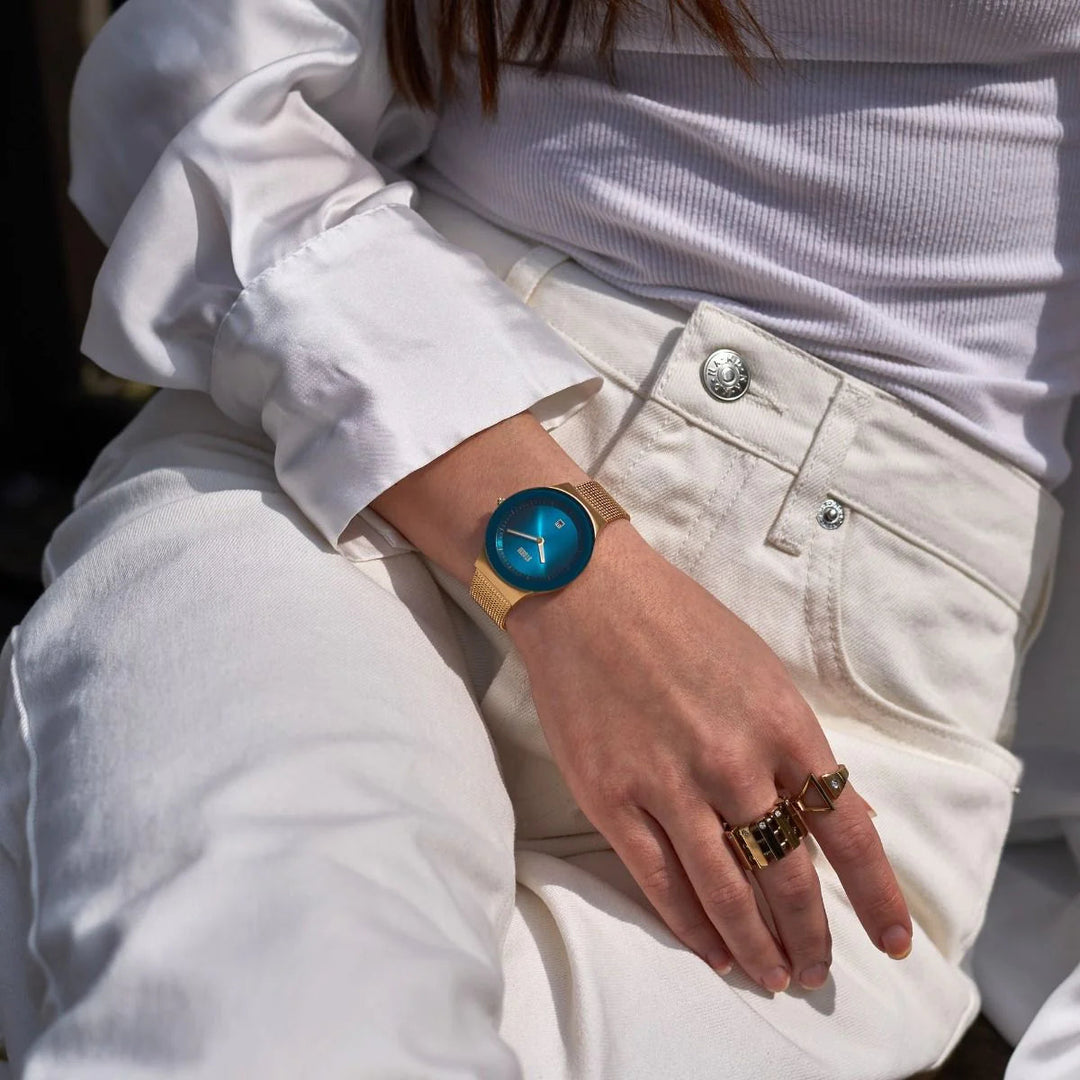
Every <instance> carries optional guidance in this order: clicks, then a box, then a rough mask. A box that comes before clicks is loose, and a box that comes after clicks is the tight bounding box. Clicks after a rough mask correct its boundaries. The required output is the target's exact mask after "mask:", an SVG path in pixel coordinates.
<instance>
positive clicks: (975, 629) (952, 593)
mask: <svg viewBox="0 0 1080 1080" xmlns="http://www.w3.org/2000/svg"><path fill="white" fill-rule="evenodd" d="M806 615H807V622H808V627H807V628H808V630H809V632H810V634H811V637H812V640H813V643H814V652H815V656H816V660H817V664H818V669H819V672H820V674H821V676H822V677H823V678H824V679H825V680H826V681H831V682H832V683H833V684H834V689H837V690H839V691H840V692H841V694H842V695H844V696H846V697H848V698H849V699H850V700H851V701H852V703H853V704H854V705H855V706H857V707H858V708H859V709H860V710H861V711H862V712H863V713H864V714H865V715H867V716H868V717H869V718H870V719H871V721H872V722H875V723H879V724H881V725H883V726H884V727H885V728H886V729H887V728H888V726H889V724H890V722H891V721H893V720H896V721H899V722H903V721H906V720H911V719H913V718H917V719H922V720H924V721H926V722H927V724H928V725H929V726H931V727H936V728H938V729H939V730H940V732H941V734H942V735H943V736H945V737H954V738H957V739H960V740H961V741H967V740H968V739H971V738H973V739H974V740H976V741H983V742H998V741H999V740H1000V739H1001V737H1002V733H1003V732H1005V731H1007V730H1010V729H1011V723H1010V720H1011V716H1010V711H1011V709H1012V708H1013V707H1014V703H1013V699H1014V691H1015V687H1016V682H1017V679H1018V675H1019V665H1020V663H1021V660H1022V657H1023V648H1024V643H1025V641H1026V640H1027V638H1028V636H1029V629H1028V626H1027V622H1026V620H1025V619H1023V618H1022V616H1021V615H1020V612H1019V609H1018V606H1017V605H1015V604H1013V603H1012V602H1010V601H1009V600H1008V599H1007V598H1006V597H1004V596H1003V595H1002V594H1000V593H999V592H997V591H996V590H994V589H993V588H992V587H990V586H989V585H988V584H985V583H984V582H983V581H982V580H980V579H978V577H977V576H976V575H975V574H974V573H973V572H971V571H969V570H968V569H967V568H965V567H964V566H963V565H962V564H960V563H959V562H958V561H956V560H954V559H953V558H952V557H950V556H948V555H946V554H945V553H943V552H938V551H937V550H935V549H933V548H932V547H931V546H930V545H928V544H925V543H923V542H921V541H919V540H916V539H912V538H909V537H906V536H903V535H900V534H899V533H898V532H896V531H895V530H894V529H891V528H889V527H887V526H885V525H883V524H880V523H879V522H878V521H877V520H875V519H873V518H872V517H870V516H868V515H867V514H865V513H862V512H859V511H857V510H853V509H850V508H849V510H848V512H847V515H846V518H845V520H844V523H843V525H842V526H841V527H840V528H837V529H834V530H819V531H817V532H816V535H815V537H814V540H813V541H812V543H811V545H810V548H809V557H808V564H807V596H806Z"/></svg>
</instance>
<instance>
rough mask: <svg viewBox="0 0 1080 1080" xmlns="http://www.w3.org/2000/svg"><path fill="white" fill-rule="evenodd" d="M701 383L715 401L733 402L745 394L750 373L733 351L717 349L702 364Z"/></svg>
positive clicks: (741, 359)
mask: <svg viewBox="0 0 1080 1080" xmlns="http://www.w3.org/2000/svg"><path fill="white" fill-rule="evenodd" d="M701 383H702V385H703V386H704V387H705V389H706V390H707V391H708V392H709V393H710V394H711V395H712V396H713V397H714V398H716V400H717V401H735V400H736V399H737V398H741V397H742V396H743V394H745V393H746V388H747V387H748V386H749V385H750V372H749V370H748V369H747V367H746V363H745V361H744V360H743V358H742V357H741V356H740V355H739V354H738V353H737V352H735V351H734V349H717V350H716V351H715V352H712V353H710V354H709V355H708V356H707V357H706V358H705V360H704V361H703V362H702V365H701Z"/></svg>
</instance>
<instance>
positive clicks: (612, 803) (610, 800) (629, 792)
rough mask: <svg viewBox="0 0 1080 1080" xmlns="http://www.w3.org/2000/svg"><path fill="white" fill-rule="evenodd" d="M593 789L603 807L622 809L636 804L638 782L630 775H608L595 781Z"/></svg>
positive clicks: (594, 795)
mask: <svg viewBox="0 0 1080 1080" xmlns="http://www.w3.org/2000/svg"><path fill="white" fill-rule="evenodd" d="M591 788H592V791H593V797H594V798H595V799H596V801H597V802H598V803H599V804H600V805H601V806H608V807H621V806H629V805H631V804H632V803H634V802H636V798H635V796H636V790H637V782H636V781H635V779H634V777H633V776H632V775H631V774H629V773H622V772H619V773H616V772H612V773H607V774H606V775H604V776H602V777H599V778H598V779H597V780H595V781H594V782H593V784H592V785H591Z"/></svg>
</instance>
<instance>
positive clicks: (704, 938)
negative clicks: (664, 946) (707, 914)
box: [668, 909, 716, 949]
mask: <svg viewBox="0 0 1080 1080" xmlns="http://www.w3.org/2000/svg"><path fill="white" fill-rule="evenodd" d="M682 914H684V912H683V911H682V909H679V910H678V911H675V912H674V913H673V915H672V918H671V921H670V922H669V923H668V925H669V926H670V927H671V932H672V933H673V934H674V935H675V936H676V937H677V938H678V939H679V940H680V941H681V942H682V943H683V944H684V945H688V946H689V947H690V948H691V949H693V948H695V947H696V946H699V945H707V946H711V945H712V943H713V941H714V940H715V938H716V927H715V926H713V924H712V923H711V922H709V920H708V919H706V918H704V917H702V916H701V915H697V916H691V915H686V917H685V918H679V916H680V915H682Z"/></svg>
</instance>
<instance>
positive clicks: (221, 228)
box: [69, 0, 603, 550]
mask: <svg viewBox="0 0 1080 1080" xmlns="http://www.w3.org/2000/svg"><path fill="white" fill-rule="evenodd" d="M383 17H384V12H383V0H197V2H196V0H128V3H126V4H125V5H124V6H123V7H122V8H121V9H120V10H119V11H118V12H117V14H116V15H114V16H113V17H112V18H111V19H110V20H109V22H108V23H107V24H106V25H105V27H104V28H103V29H102V31H101V32H100V33H99V34H98V36H97V37H96V38H95V39H94V41H93V42H92V44H91V46H90V48H89V50H88V51H87V54H86V56H85V57H84V59H83V62H82V64H81V66H80V68H79V71H78V75H77V78H76V82H75V88H74V92H73V96H72V103H71V150H72V177H71V184H70V189H69V191H70V195H71V198H72V200H73V201H74V203H75V205H76V206H77V207H78V208H79V210H80V211H81V213H82V214H83V215H84V216H85V217H86V219H87V221H88V222H89V223H90V225H91V227H92V228H93V229H94V230H95V232H96V233H97V234H98V235H99V236H100V237H101V239H102V240H103V241H104V242H105V243H106V245H108V253H107V256H106V258H105V261H104V264H103V266H102V269H101V272H100V274H99V276H98V278H97V281H96V283H95V287H94V293H93V299H92V304H91V310H90V314H89V318H88V320H87V324H86V327H85V331H84V335H83V341H82V348H83V351H84V352H85V354H86V355H87V356H89V357H90V358H91V359H92V360H94V362H95V363H97V364H98V365H100V366H101V367H102V368H104V369H105V370H107V371H110V372H112V373H114V374H116V375H119V376H121V377H124V378H129V379H133V380H136V381H139V382H143V383H148V384H151V385H155V386H163V387H164V386H168V387H178V388H182V389H198V390H202V391H205V392H207V393H209V394H210V396H211V397H212V399H213V400H214V402H215V403H216V404H217V406H218V407H219V408H220V409H221V410H222V411H223V412H224V413H226V414H227V415H228V416H230V417H231V418H232V419H234V420H236V421H237V422H239V423H241V424H243V425H247V426H251V427H261V428H262V430H263V431H265V432H266V434H267V435H268V436H269V437H270V439H271V440H272V441H273V444H274V447H275V453H274V468H275V472H276V474H277V478H278V482H279V483H280V484H281V487H282V488H283V489H284V490H285V491H286V492H287V493H288V494H289V495H290V496H291V498H292V499H293V500H294V501H295V502H296V503H297V505H298V506H299V507H300V508H301V509H302V510H303V511H304V513H305V514H306V515H307V517H308V518H309V519H310V520H311V521H312V523H313V524H314V525H315V526H316V528H317V529H318V530H319V531H320V532H321V533H322V535H323V536H325V538H326V539H327V541H328V542H329V543H330V544H331V545H333V546H334V547H337V548H339V550H340V546H339V539H340V537H341V534H342V532H343V531H344V530H345V529H346V527H347V526H348V525H349V523H350V522H351V521H352V519H353V518H354V516H355V515H357V514H358V513H361V512H362V511H363V512H365V513H369V514H372V515H374V512H373V511H372V510H371V509H370V508H369V507H368V504H369V503H370V502H371V500H372V499H374V498H376V497H377V496H378V495H379V494H381V493H382V492H383V491H385V490H386V489H387V488H389V487H391V486H392V485H393V484H395V483H396V482H397V481H398V480H400V479H401V478H402V477H404V476H406V475H408V474H409V473H411V472H413V471H414V470H416V469H418V468H420V467H421V466H423V465H425V464H427V463H428V462H430V461H432V460H434V459H435V458H436V457H438V456H440V455H441V454H443V453H445V452H446V451H447V450H450V449H451V448H453V447H454V446H456V445H457V444H458V443H460V442H462V441H464V440H465V439H467V438H468V437H469V436H470V435H473V434H475V433H476V432H478V431H481V430H483V429H484V428H487V427H490V426H491V425H493V424H496V423H498V422H499V421H501V420H504V419H506V418H507V417H510V416H513V415H515V414H516V413H519V412H522V411H524V410H525V409H531V410H532V411H533V412H534V414H535V415H536V416H537V417H538V418H539V419H540V420H541V421H542V422H543V423H544V424H545V426H546V427H550V426H552V425H553V424H554V423H556V422H558V421H560V420H561V419H564V418H565V417H566V416H568V415H570V414H572V413H573V412H576V411H577V409H579V408H580V407H581V406H583V405H584V404H585V402H586V401H587V400H588V399H589V398H590V397H591V396H592V395H593V394H594V393H596V392H597V391H598V390H599V389H600V387H601V385H602V383H603V378H602V377H601V376H599V375H598V374H597V372H596V369H595V368H593V367H592V366H591V365H589V364H587V363H586V362H585V360H584V359H582V357H581V356H579V355H578V353H577V352H575V351H574V350H573V349H572V348H571V347H570V346H569V345H568V344H567V343H566V342H565V341H564V340H563V339H562V338H561V337H560V336H559V335H558V334H557V333H556V332H555V331H554V330H552V329H551V328H550V327H549V326H548V324H547V323H545V322H544V321H543V319H542V318H541V317H540V316H539V315H538V314H536V313H535V312H534V311H532V309H530V308H529V307H528V305H527V304H525V303H524V302H522V301H521V300H520V299H519V298H518V297H517V296H516V295H515V294H514V293H513V292H512V291H511V290H510V289H509V287H507V286H506V285H505V284H504V283H503V282H502V281H501V280H500V279H499V278H498V277H497V276H496V275H495V274H494V273H493V272H492V271H490V270H489V269H488V268H487V266H486V264H485V263H484V262H483V261H482V260H481V259H480V257H479V256H478V255H476V254H474V253H472V252H468V251H465V250H463V249H461V248H459V247H457V246H456V245H454V244H452V243H451V242H449V241H448V240H447V239H446V238H445V237H443V236H442V234H441V233H439V232H437V231H436V230H435V229H434V228H433V227H432V226H431V225H429V224H428V223H427V222H426V221H425V220H424V218H423V217H421V216H420V214H419V213H418V212H417V210H416V209H414V207H415V206H416V205H417V203H418V198H417V196H418V192H417V190H416V188H415V186H414V185H413V184H412V183H411V182H410V181H407V180H405V179H402V178H401V177H400V176H399V177H397V178H395V171H396V170H397V169H399V168H401V167H402V166H404V165H405V164H406V163H408V162H409V161H411V160H413V159H415V158H417V157H419V156H420V155H421V154H422V153H423V151H424V150H425V149H426V148H427V146H428V145H429V143H430V139H431V135H432V132H433V130H434V127H435V124H436V123H437V117H435V116H434V115H433V114H431V113H426V112H424V111H422V110H420V109H418V108H416V107H414V106H412V105H410V104H408V103H407V102H405V101H404V100H403V99H402V97H401V96H400V95H399V94H397V93H396V92H395V90H394V88H393V86H392V83H391V81H390V76H389V72H388V67H387V61H386V53H385V47H384V43H383ZM425 47H427V46H425ZM429 55H431V54H430V53H429ZM374 517H375V518H376V519H377V520H381V519H378V515H374ZM384 524H385V523H384ZM391 532H393V530H391Z"/></svg>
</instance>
